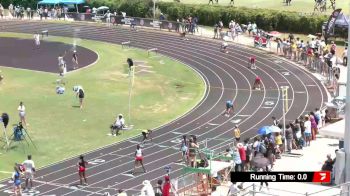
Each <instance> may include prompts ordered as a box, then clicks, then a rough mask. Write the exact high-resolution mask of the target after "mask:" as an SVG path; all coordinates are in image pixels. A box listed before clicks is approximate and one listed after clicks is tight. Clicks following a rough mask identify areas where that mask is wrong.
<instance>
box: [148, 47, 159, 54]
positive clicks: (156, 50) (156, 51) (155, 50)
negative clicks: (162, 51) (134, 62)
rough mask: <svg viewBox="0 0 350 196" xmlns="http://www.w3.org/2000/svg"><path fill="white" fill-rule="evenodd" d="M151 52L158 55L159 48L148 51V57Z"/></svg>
mask: <svg viewBox="0 0 350 196" xmlns="http://www.w3.org/2000/svg"><path fill="white" fill-rule="evenodd" d="M151 52H155V53H156V54H157V53H158V48H151V49H149V50H147V53H148V56H149V55H150V54H151Z"/></svg>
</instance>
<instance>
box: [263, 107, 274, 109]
mask: <svg viewBox="0 0 350 196" xmlns="http://www.w3.org/2000/svg"><path fill="white" fill-rule="evenodd" d="M261 108H264V109H268V108H272V107H261Z"/></svg>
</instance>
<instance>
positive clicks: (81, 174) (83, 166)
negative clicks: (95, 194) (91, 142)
mask: <svg viewBox="0 0 350 196" xmlns="http://www.w3.org/2000/svg"><path fill="white" fill-rule="evenodd" d="M79 159H80V161H79V162H78V164H77V166H78V171H79V172H78V173H79V179H80V185H87V180H86V175H85V171H86V165H87V164H88V162H86V161H85V160H84V156H83V155H80V157H79ZM83 179H84V182H85V183H84V184H83Z"/></svg>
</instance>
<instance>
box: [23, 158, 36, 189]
mask: <svg viewBox="0 0 350 196" xmlns="http://www.w3.org/2000/svg"><path fill="white" fill-rule="evenodd" d="M22 165H23V166H24V168H25V173H24V174H25V179H26V189H28V190H29V189H32V188H33V179H34V172H35V165H34V161H33V160H32V155H28V159H27V160H25V161H24V162H23V163H22ZM29 182H30V188H29V186H28V184H29Z"/></svg>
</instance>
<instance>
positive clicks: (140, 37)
mask: <svg viewBox="0 0 350 196" xmlns="http://www.w3.org/2000/svg"><path fill="white" fill-rule="evenodd" d="M0 25H1V26H2V31H8V32H23V33H30V34H32V33H33V32H36V31H38V30H45V29H48V30H49V34H50V35H57V36H67V37H79V38H82V39H91V40H99V41H104V42H109V43H116V44H120V43H121V42H124V41H129V40H130V41H131V44H132V46H133V47H138V48H143V49H150V48H158V49H159V52H160V53H161V54H163V55H166V56H169V57H171V58H173V59H175V60H178V61H181V62H183V63H185V64H187V65H188V66H190V67H192V68H193V69H194V70H196V71H197V72H198V73H199V74H200V75H201V76H202V77H203V80H204V81H205V83H206V85H207V86H206V92H205V95H204V97H203V99H202V101H201V102H200V103H199V104H198V105H197V106H195V107H194V108H193V109H192V110H191V111H190V112H189V113H187V114H186V115H184V116H182V117H179V118H178V119H176V120H174V121H172V122H170V123H169V124H166V125H164V126H162V127H159V128H157V129H156V132H155V134H154V136H153V142H154V144H153V145H146V146H145V149H144V153H145V159H144V160H145V167H146V169H147V170H148V172H147V173H146V174H143V173H137V174H135V176H136V177H132V176H129V175H127V174H128V172H130V171H131V169H132V168H133V162H134V159H133V153H134V151H135V146H136V143H137V141H140V140H141V137H134V138H130V139H129V140H127V141H124V142H120V143H116V144H113V145H110V146H107V147H104V148H101V149H97V150H95V151H92V152H89V153H87V154H86V158H87V159H88V160H89V161H92V162H95V163H97V162H98V161H94V160H96V159H99V160H100V161H101V162H100V163H98V164H95V165H90V166H89V167H88V171H87V176H88V182H89V186H87V187H85V188H80V189H73V188H72V187H70V185H74V184H77V183H78V180H79V179H78V176H77V172H76V166H75V164H76V163H77V158H76V157H74V158H71V159H67V160H64V161H62V162H59V163H55V164H52V165H49V166H48V167H45V168H42V169H40V170H39V171H38V172H37V175H36V179H37V180H38V181H41V182H37V183H36V187H37V188H36V190H37V191H39V192H38V194H36V195H62V196H63V195H103V193H104V192H109V193H111V194H112V195H116V192H115V189H120V188H121V189H124V190H127V192H128V194H135V193H137V192H138V191H139V190H140V189H141V187H142V185H141V184H142V181H143V180H146V179H147V180H151V181H152V184H155V181H156V180H158V179H159V178H161V176H164V174H165V171H164V169H163V168H164V166H165V165H171V167H172V174H171V175H172V176H173V177H175V176H179V175H180V174H181V166H180V165H178V164H175V162H176V161H177V160H179V158H180V154H179V151H178V148H179V146H178V145H179V144H178V143H176V141H175V142H174V140H176V139H177V138H180V137H181V135H182V134H188V135H189V134H194V135H197V136H198V140H199V141H203V140H205V139H207V138H210V139H211V140H209V142H208V145H209V146H210V147H211V148H222V149H225V148H226V147H227V146H228V144H229V141H228V139H230V138H232V128H233V125H234V122H239V123H238V124H239V126H240V129H241V131H242V132H243V133H242V136H241V138H242V139H245V138H247V137H254V136H255V135H256V131H257V129H258V128H259V127H261V126H263V125H270V124H271V117H272V116H277V117H280V116H282V101H281V93H280V90H278V89H279V88H280V86H289V95H288V98H289V110H288V111H287V114H286V119H287V122H288V121H289V120H293V119H295V118H297V117H298V116H300V115H303V114H304V113H305V112H307V111H313V110H314V109H315V108H316V107H319V108H321V107H322V106H323V103H324V102H326V101H327V93H326V91H325V88H324V87H323V85H322V84H321V83H320V82H319V81H318V80H317V79H316V78H315V77H313V76H312V75H311V74H310V73H309V72H307V71H305V70H304V69H303V68H300V67H297V66H295V65H293V64H292V63H289V62H288V61H285V60H283V59H280V58H278V57H276V56H274V55H270V54H267V53H264V52H261V51H257V50H254V49H250V48H247V47H243V46H239V45H235V46H234V47H233V46H232V44H231V45H230V46H229V52H230V53H229V54H224V53H221V52H220V51H219V48H220V43H219V42H217V41H213V40H209V39H201V38H195V37H190V40H187V41H183V40H182V39H180V38H179V36H178V35H177V34H171V33H162V32H159V31H147V30H140V31H136V32H135V31H130V30H128V29H124V28H108V27H105V26H96V25H94V24H85V23H72V24H54V23H44V22H28V21H0ZM252 55H255V56H256V57H257V67H258V69H257V70H250V69H248V68H247V60H248V58H249V57H250V56H252ZM152 58H156V57H152ZM257 75H259V76H260V77H261V78H262V81H263V90H262V91H252V90H250V89H251V88H252V83H253V81H254V79H255V77H256V76H257ZM229 99H233V100H234V103H235V112H236V113H235V114H234V115H231V117H224V116H222V113H223V111H224V109H225V101H226V100H229ZM266 102H270V103H272V104H266ZM214 139H224V140H214ZM238 181H239V180H238ZM2 184H4V185H5V186H4V187H2V188H1V189H0V191H1V192H0V195H3V194H4V192H3V191H4V190H8V189H9V187H10V184H9V183H7V182H3V183H2ZM62 185H66V186H62Z"/></svg>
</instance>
